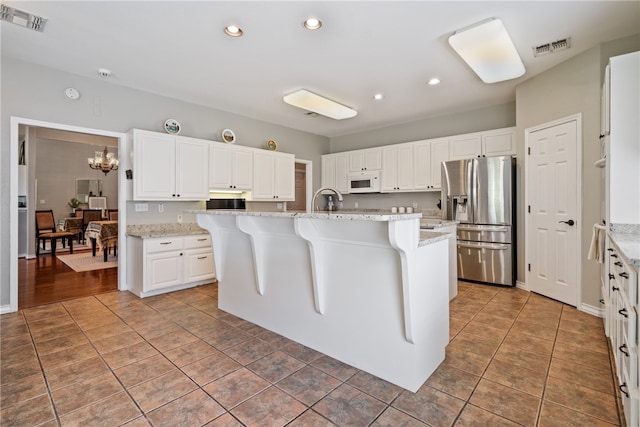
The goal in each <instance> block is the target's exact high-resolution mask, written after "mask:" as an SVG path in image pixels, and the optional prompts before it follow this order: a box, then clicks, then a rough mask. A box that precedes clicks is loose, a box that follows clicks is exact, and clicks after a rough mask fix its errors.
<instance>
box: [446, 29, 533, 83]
mask: <svg viewBox="0 0 640 427" xmlns="http://www.w3.org/2000/svg"><path fill="white" fill-rule="evenodd" d="M449 44H450V45H451V47H452V48H453V49H454V50H455V51H456V52H457V53H458V55H460V56H461V57H462V59H463V60H464V61H465V62H466V63H467V64H468V65H469V67H471V69H472V70H473V71H474V72H475V73H476V74H477V75H478V77H480V79H482V81H483V82H485V83H496V82H501V81H504V80H511V79H515V78H516V77H520V76H521V75H523V74H524V72H525V69H524V65H523V64H522V60H521V59H520V56H519V55H518V51H517V50H516V48H515V46H514V45H513V42H512V41H511V38H510V37H509V33H507V30H506V28H505V27H504V25H503V24H502V21H501V20H500V19H494V18H491V19H490V20H488V21H483V22H482V23H480V24H475V25H472V26H470V27H467V28H463V29H461V30H458V31H456V32H455V33H454V34H453V35H452V36H451V37H449Z"/></svg>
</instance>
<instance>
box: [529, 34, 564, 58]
mask: <svg viewBox="0 0 640 427" xmlns="http://www.w3.org/2000/svg"><path fill="white" fill-rule="evenodd" d="M570 47H571V37H567V38H564V39H560V40H556V41H554V42H551V43H545V44H541V45H539V46H534V47H533V48H532V49H533V56H536V57H537V56H541V55H546V54H547V53H553V52H555V51H556V50H565V49H569V48H570Z"/></svg>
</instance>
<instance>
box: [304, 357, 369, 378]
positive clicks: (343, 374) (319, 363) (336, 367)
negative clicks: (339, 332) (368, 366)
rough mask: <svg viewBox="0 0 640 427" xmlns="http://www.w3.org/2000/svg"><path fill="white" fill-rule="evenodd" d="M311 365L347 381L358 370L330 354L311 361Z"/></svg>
mask: <svg viewBox="0 0 640 427" xmlns="http://www.w3.org/2000/svg"><path fill="white" fill-rule="evenodd" d="M310 365H311V366H313V367H315V368H318V369H320V370H321V371H323V372H326V373H327V374H329V375H331V376H332V377H335V378H337V379H339V380H340V381H347V380H348V379H349V378H351V377H352V376H353V375H355V374H356V372H358V370H357V369H356V368H354V367H353V366H349V365H347V364H346V363H342V362H340V361H339V360H336V359H334V358H333V357H329V356H322V357H319V358H318V359H316V360H314V361H313V362H311V363H310Z"/></svg>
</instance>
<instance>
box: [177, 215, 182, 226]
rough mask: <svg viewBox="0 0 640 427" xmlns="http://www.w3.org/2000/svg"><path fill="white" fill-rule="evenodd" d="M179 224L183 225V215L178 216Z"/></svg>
mask: <svg viewBox="0 0 640 427" xmlns="http://www.w3.org/2000/svg"><path fill="white" fill-rule="evenodd" d="M178 224H182V215H180V214H178Z"/></svg>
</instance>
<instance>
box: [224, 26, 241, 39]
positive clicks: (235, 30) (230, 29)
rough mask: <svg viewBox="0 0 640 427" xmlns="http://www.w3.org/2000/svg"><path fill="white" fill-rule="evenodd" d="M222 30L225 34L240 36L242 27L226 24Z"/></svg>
mask: <svg viewBox="0 0 640 427" xmlns="http://www.w3.org/2000/svg"><path fill="white" fill-rule="evenodd" d="M224 32H225V34H226V35H228V36H231V37H240V36H241V35H242V29H241V28H240V27H238V26H237V25H228V26H226V27H224Z"/></svg>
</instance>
